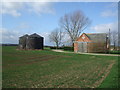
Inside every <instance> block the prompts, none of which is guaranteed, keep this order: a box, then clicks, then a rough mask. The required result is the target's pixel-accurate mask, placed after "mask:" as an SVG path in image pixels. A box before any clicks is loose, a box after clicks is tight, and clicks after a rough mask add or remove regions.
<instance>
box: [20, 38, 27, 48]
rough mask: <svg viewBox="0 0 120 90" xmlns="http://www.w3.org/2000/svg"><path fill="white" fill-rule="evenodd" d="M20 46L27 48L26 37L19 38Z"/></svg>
mask: <svg viewBox="0 0 120 90" xmlns="http://www.w3.org/2000/svg"><path fill="white" fill-rule="evenodd" d="M19 48H20V49H25V48H26V37H20V38H19Z"/></svg>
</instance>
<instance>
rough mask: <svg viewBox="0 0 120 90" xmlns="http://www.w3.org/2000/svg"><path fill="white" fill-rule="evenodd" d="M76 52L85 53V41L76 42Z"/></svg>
mask: <svg viewBox="0 0 120 90" xmlns="http://www.w3.org/2000/svg"><path fill="white" fill-rule="evenodd" d="M78 52H82V53H87V42H78Z"/></svg>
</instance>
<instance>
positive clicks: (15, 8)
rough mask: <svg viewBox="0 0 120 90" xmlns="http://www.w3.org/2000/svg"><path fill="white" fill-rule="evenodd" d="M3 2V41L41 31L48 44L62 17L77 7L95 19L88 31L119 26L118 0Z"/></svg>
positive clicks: (0, 28)
mask: <svg viewBox="0 0 120 90" xmlns="http://www.w3.org/2000/svg"><path fill="white" fill-rule="evenodd" d="M1 4H2V5H1ZM0 6H1V7H0V19H2V22H0V34H2V41H0V43H18V39H19V37H20V36H21V35H24V34H32V33H38V34H39V35H41V36H43V37H44V38H45V45H51V43H50V42H49V39H48V35H49V33H50V32H51V31H52V30H53V29H55V28H56V27H58V23H59V19H60V17H62V16H64V14H66V13H71V12H74V11H76V10H82V11H83V12H84V14H85V15H86V16H87V17H89V19H90V20H91V21H92V23H91V25H90V26H89V27H88V28H87V29H86V30H85V31H84V32H85V33H104V32H108V29H109V28H110V29H111V30H116V31H117V28H118V26H117V25H118V24H117V23H118V4H117V2H3V3H0ZM0 21H1V20H0Z"/></svg>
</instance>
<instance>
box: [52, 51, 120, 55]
mask: <svg viewBox="0 0 120 90" xmlns="http://www.w3.org/2000/svg"><path fill="white" fill-rule="evenodd" d="M52 51H55V52H63V53H75V52H67V51H63V50H52ZM76 54H88V55H102V56H120V55H115V54H99V53H80V52H78V53H76Z"/></svg>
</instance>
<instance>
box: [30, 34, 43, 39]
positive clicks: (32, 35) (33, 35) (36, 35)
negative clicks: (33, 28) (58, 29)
mask: <svg viewBox="0 0 120 90" xmlns="http://www.w3.org/2000/svg"><path fill="white" fill-rule="evenodd" d="M30 37H38V38H40V37H41V36H40V35H38V34H36V33H34V34H31V35H30ZM42 38H43V37H42Z"/></svg>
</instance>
